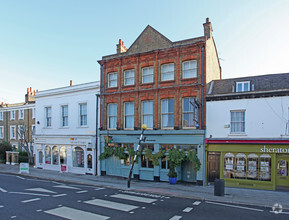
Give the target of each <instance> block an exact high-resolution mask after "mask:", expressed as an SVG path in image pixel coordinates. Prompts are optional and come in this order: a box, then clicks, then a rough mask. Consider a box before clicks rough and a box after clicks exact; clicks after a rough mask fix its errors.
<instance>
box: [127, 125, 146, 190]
mask: <svg viewBox="0 0 289 220" xmlns="http://www.w3.org/2000/svg"><path fill="white" fill-rule="evenodd" d="M141 128H142V131H141V135H140V137H139V141H138V145H137V148H136V151H135V154H134V158H133V161H132V164H131V167H130V171H129V174H128V180H127V188H130V179H131V175H132V171H133V166H134V163H135V161H136V158H137V153H138V151H139V148H140V143H141V142H142V141H143V140H144V138H143V133H144V131H145V130H146V129H147V125H146V124H143V125H142V126H141Z"/></svg>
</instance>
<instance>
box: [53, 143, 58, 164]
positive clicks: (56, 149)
mask: <svg viewBox="0 0 289 220" xmlns="http://www.w3.org/2000/svg"><path fill="white" fill-rule="evenodd" d="M52 161H53V164H54V165H58V147H57V146H54V147H53V148H52Z"/></svg>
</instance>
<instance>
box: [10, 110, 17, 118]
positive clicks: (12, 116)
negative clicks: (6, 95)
mask: <svg viewBox="0 0 289 220" xmlns="http://www.w3.org/2000/svg"><path fill="white" fill-rule="evenodd" d="M15 115H16V111H15V110H12V111H11V112H10V120H15Z"/></svg>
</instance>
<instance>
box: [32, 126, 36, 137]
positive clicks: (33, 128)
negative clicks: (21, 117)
mask: <svg viewBox="0 0 289 220" xmlns="http://www.w3.org/2000/svg"><path fill="white" fill-rule="evenodd" d="M35 129H36V127H35V125H32V135H35Z"/></svg>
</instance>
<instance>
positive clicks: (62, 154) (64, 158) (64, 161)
mask: <svg viewBox="0 0 289 220" xmlns="http://www.w3.org/2000/svg"><path fill="white" fill-rule="evenodd" d="M60 164H67V150H66V147H64V146H62V147H60Z"/></svg>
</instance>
